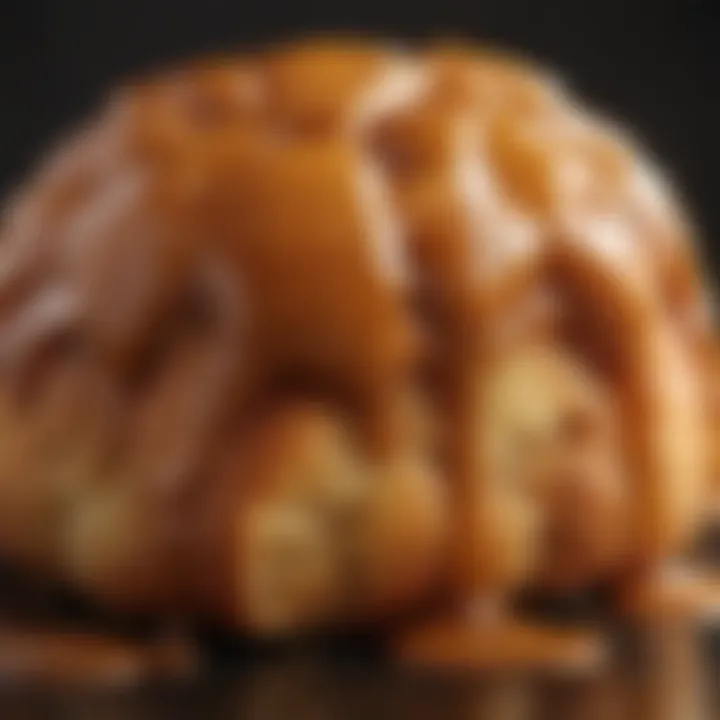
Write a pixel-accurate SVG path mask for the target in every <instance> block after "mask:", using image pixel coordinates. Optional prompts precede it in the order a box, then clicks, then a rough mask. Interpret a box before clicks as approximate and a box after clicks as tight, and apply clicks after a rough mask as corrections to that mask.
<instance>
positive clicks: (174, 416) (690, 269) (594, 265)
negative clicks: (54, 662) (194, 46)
mask: <svg viewBox="0 0 720 720" xmlns="http://www.w3.org/2000/svg"><path fill="white" fill-rule="evenodd" d="M714 352H715V350H714V339H713V328H712V318H711V313H710V305H709V299H708V297H707V292H706V290H705V284H704V283H703V280H702V278H701V277H700V273H699V271H698V262H697V260H696V256H695V251H694V247H693V232H692V229H691V227H690V225H689V222H688V220H687V219H686V218H685V217H684V216H683V212H682V206H681V204H680V202H679V201H678V200H677V198H675V196H674V193H673V192H672V191H671V190H670V189H668V188H667V183H666V182H665V181H664V180H663V179H662V178H661V176H660V174H659V172H658V171H656V170H655V169H653V168H652V167H651V165H650V163H649V162H648V161H647V160H646V158H645V157H644V154H643V152H642V151H641V150H640V149H638V148H637V147H636V146H635V143H634V142H633V141H632V140H631V139H630V138H629V136H628V135H627V133H624V132H622V131H621V130H620V129H619V128H618V127H617V126H615V125H613V124H611V123H609V122H607V121H605V120H602V119H601V118H599V117H597V116H596V115H594V114H592V113H590V112H588V111H586V110H584V109H583V108H582V107H580V105H579V103H578V102H577V101H576V100H575V99H574V98H573V97H572V95H571V94H570V93H569V91H567V90H566V89H565V88H564V87H562V85H561V84H560V83H559V82H557V81H556V80H555V79H553V78H551V77H549V76H548V75H547V74H544V73H542V72H540V71H539V70H537V69H536V68H535V67H534V66H532V65H531V64H529V63H525V62H522V61H520V60H515V59H512V58H507V57H504V56H501V55H499V54H493V53H488V52H485V53H482V52H476V51H474V50H472V49H466V48H455V47H439V48H434V49H430V50H428V51H426V52H422V53H411V52H401V51H397V50H396V51H392V50H389V49H387V48H383V47H382V46H380V45H372V44H370V43H363V42H359V41H355V42H350V41H347V42H341V41H337V42H332V41H323V42H319V41H318V42H315V43H312V42H311V43H305V44H298V45H293V46H288V47H284V48H280V49H276V50H273V51H268V52H265V53H260V54H258V55H253V56H247V57H241V58H237V59H229V60H225V61H219V60H218V61H216V62H205V63H202V64H197V65H195V66H188V67H185V68H181V69H179V70H177V71H175V72H170V73H165V74H159V75H156V76H154V77H152V78H149V79H148V80H146V81H143V82H139V83H135V84H132V85H129V86H128V87H126V88H124V89H123V90H122V91H120V92H118V93H116V94H115V95H113V96H112V98H111V99H110V101H109V102H108V103H107V105H106V106H105V107H104V108H103V109H102V110H101V111H100V113H99V114H98V115H97V116H96V117H94V118H92V119H91V120H90V121H89V122H88V123H87V125H86V126H85V127H84V128H83V129H82V130H81V131H80V132H79V133H78V134H77V135H76V136H74V137H73V138H71V139H70V140H68V142H67V144H66V146H65V147H64V148H63V150H62V151H61V152H59V153H57V154H56V155H55V156H54V157H53V158H51V159H50V161H49V162H48V163H47V164H46V165H44V166H43V167H41V169H40V171H39V172H38V173H37V175H36V177H34V178H32V179H31V181H30V182H29V183H28V184H27V186H26V187H24V188H22V189H21V191H20V192H19V193H18V196H17V198H16V199H15V200H14V202H13V203H11V204H10V205H9V208H8V211H7V213H6V215H5V217H4V223H3V229H2V240H1V242H0V401H1V402H0V426H1V427H2V429H1V432H0V442H1V443H2V448H3V452H2V453H1V454H0V455H1V457H0V554H2V555H4V556H7V558H9V559H10V560H11V561H14V562H16V563H19V564H21V565H23V566H28V567H31V568H32V569H33V570H35V571H36V572H38V573H41V574H46V575H50V576H52V577H53V578H55V579H56V580H57V581H58V582H60V583H64V584H67V585H70V586H71V587H73V588H75V589H77V590H79V591H81V592H83V593H87V594H89V595H90V596H92V597H94V598H95V599H96V600H97V601H98V602H100V603H104V604H108V605H110V606H113V607H117V608H119V609H121V610H130V611H133V612H140V613H152V614H155V615H167V616H172V617H183V618H187V617H201V618H203V619H206V620H210V621H211V622H216V623H220V624H224V625H226V626H227V627H229V628H231V629H233V630H247V631H251V632H257V633H271V634H292V633H293V632H297V631H304V630H310V629H314V628H316V627H325V626H328V625H338V624H340V625H342V624H343V623H348V622H358V621H360V622H362V621H368V620H376V619H378V618H379V617H387V616H389V615H392V614H393V613H398V612H401V611H402V610H403V609H410V608H411V607H413V606H415V605H417V604H420V603H422V602H424V601H425V600H427V599H428V598H430V597H432V596H433V595H440V596H442V595H445V596H451V597H453V598H454V599H455V600H454V601H455V602H456V604H460V605H462V604H464V603H469V602H472V601H474V600H475V599H477V598H478V597H498V596H500V597H507V595H508V594H512V593H514V592H515V591H517V590H519V589H521V588H524V587H527V586H533V587H541V588H543V589H545V590H550V591H552V592H554V591H556V590H557V589H558V588H560V589H563V590H567V589H568V588H570V589H573V590H576V589H582V588H583V587H586V586H589V585H592V584H593V583H595V582H597V581H600V580H607V579H614V578H617V577H619V576H621V575H624V574H626V573H628V572H632V571H634V570H635V569H637V568H644V567H647V566H656V565H658V564H662V563H663V562H664V561H665V560H666V559H667V558H669V557H672V556H674V555H676V554H678V553H680V552H681V551H682V550H683V549H684V548H685V547H686V546H687V544H688V542H689V541H690V540H692V538H693V536H694V534H695V533H696V532H697V530H698V527H699V523H700V519H701V515H702V513H703V506H704V504H705V503H706V502H707V501H708V497H709V492H710V483H711V472H712V470H711V460H712V458H711V451H712V444H711V437H712V433H713V432H714V429H715V426H714V425H713V423H716V420H715V419H714V416H713V413H714V412H716V410H715V409H714V406H711V402H710V398H709V395H710V394H709V393H706V392H705V388H706V387H707V385H708V382H709V378H710V375H711V373H713V374H714V373H715V369H714V365H713V363H714V360H713V358H714ZM709 368H710V369H709ZM520 388H522V392H521V391H520V390H519V389H520ZM518 458H520V459H521V460H522V461H523V462H524V465H523V463H522V462H516V460H517V459H518ZM336 515H337V516H338V517H339V518H340V519H339V520H338V519H337V518H336ZM332 528H334V529H332ZM563 548H571V550H568V551H566V550H564V549H563ZM286 555H287V556H288V557H290V560H287V558H286V557H285V556H286ZM278 558H279V559H278Z"/></svg>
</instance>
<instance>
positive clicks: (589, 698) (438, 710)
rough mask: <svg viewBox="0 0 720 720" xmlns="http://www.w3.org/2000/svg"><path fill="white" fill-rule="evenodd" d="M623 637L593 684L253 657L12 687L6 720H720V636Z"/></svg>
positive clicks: (311, 654)
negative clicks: (134, 684)
mask: <svg viewBox="0 0 720 720" xmlns="http://www.w3.org/2000/svg"><path fill="white" fill-rule="evenodd" d="M629 640H630V638H629V636H626V637H625V638H624V640H623V641H622V642H620V643H619V647H618V654H619V655H622V656H623V657H624V658H625V660H624V661H623V662H617V663H615V665H614V667H611V668H609V669H608V670H607V672H604V673H602V674H601V675H599V676H597V677H592V678H574V679H572V678H564V679H558V678H554V679H551V678H537V677H534V678H528V677H519V676H518V677H514V676H507V675H504V676H497V677H490V676H484V677H478V676H471V675H467V676H462V677H461V676H459V675H457V674H454V675H451V674H448V673H441V672H427V671H423V672H418V671H416V670H413V671H410V670H401V669H399V668H395V667H392V666H391V665H390V664H389V663H387V662H384V661H383V660H382V659H380V658H377V657H375V656H372V657H367V656H365V655H366V654H365V653H363V657H362V658H360V657H359V655H360V653H354V654H353V657H352V658H349V657H348V655H347V654H346V653H341V654H340V655H338V654H336V653H327V652H317V651H302V650H300V651H293V652H290V653H289V654H288V653H282V654H281V655H279V656H277V657H268V656H267V655H263V656H262V657H261V656H260V655H259V654H255V653H250V654H249V655H245V656H244V659H235V660H233V661H232V662H231V663H223V664H221V665H220V666H218V667H216V668H215V669H213V670H211V671H209V672H208V673H207V674H206V675H205V677H204V678H203V679H199V680H197V681H194V682H192V683H189V684H176V685H164V686H156V687H148V688H144V689H136V690H124V691H99V690H93V691H91V690H77V689H76V690H72V691H71V690H67V689H66V690H56V691H52V692H51V691H49V690H38V689H33V688H24V689H20V688H18V687H14V688H10V687H9V688H6V689H5V690H4V691H3V692H2V695H0V698H1V699H0V714H1V716H2V717H8V718H13V719H15V718H18V719H19V720H25V719H26V718H28V719H29V718H39V717H62V718H83V719H84V718H88V719H90V718H92V719H93V720H94V719H95V718H107V720H125V719H126V718H132V719H133V720H143V719H144V718H156V717H163V718H165V717H168V718H248V719H249V720H285V719H286V718H294V719H297V720H335V719H336V718H337V719H338V720H339V719H340V718H343V719H344V718H350V719H355V718H357V719H358V720H365V719H366V718H369V719H372V720H384V719H385V718H387V719H388V720H390V719H393V720H394V719H395V718H417V719H418V720H426V719H427V720H431V719H434V718H442V719H443V720H466V719H467V720H484V719H485V718H487V719H488V720H505V719H507V720H524V719H526V718H527V719H528V720H529V719H530V718H533V719H535V718H552V719H557V720H574V719H575V718H577V719H578V720H585V719H586V718H587V719H588V720H615V719H616V718H617V719H624V718H628V719H629V720H640V719H644V718H648V719H649V720H704V719H705V718H707V719H708V720H711V719H714V718H717V717H720V704H719V693H718V685H719V683H718V678H719V673H718V671H719V670H720V662H718V661H719V660H720V653H718V650H719V649H720V648H719V647H718V642H717V638H716V637H715V638H712V637H710V636H706V637H705V638H699V637H695V635H694V633H692V632H690V631H688V630H687V629H686V628H685V629H683V628H674V629H672V628H665V629H664V630H663V632H658V631H657V630H656V631H655V632H653V633H652V636H649V635H647V633H646V637H645V638H644V639H643V638H640V637H635V638H633V639H632V641H629Z"/></svg>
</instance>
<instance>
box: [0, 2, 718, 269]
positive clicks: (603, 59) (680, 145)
mask: <svg viewBox="0 0 720 720" xmlns="http://www.w3.org/2000/svg"><path fill="white" fill-rule="evenodd" d="M333 29H343V30H351V31H360V32H369V33H373V34H380V35H387V36H394V37H400V38H421V39H422V38H430V37H433V36H437V35H457V36H461V37H470V38H478V39H487V40H492V41H495V42H500V43H502V44H503V45H506V46H509V47H511V48H512V47H515V48H520V49H522V50H523V51H525V52H529V53H530V54H531V55H534V56H536V57H537V58H538V59H541V60H544V61H545V62H547V63H549V64H550V65H552V66H554V67H556V68H557V69H559V70H560V71H562V72H564V73H565V74H567V75H569V77H570V79H571V80H572V82H573V84H574V85H575V86H576V87H577V88H578V89H579V90H580V91H581V92H582V93H583V94H584V95H586V96H588V97H590V98H592V99H593V100H594V101H595V102H596V104H598V105H599V106H601V107H603V108H604V109H606V110H607V111H609V112H610V113H612V114H614V115H616V116H620V117H622V118H624V119H625V120H627V121H628V122H629V124H630V125H631V126H632V127H634V128H635V129H636V130H637V131H638V132H639V133H642V135H643V137H644V138H645V140H646V143H647V145H648V146H649V147H650V148H651V150H652V151H654V153H655V154H657V155H658V156H660V157H661V158H662V159H663V160H664V162H665V165H666V166H667V167H668V168H669V169H670V170H671V173H672V175H673V176H674V177H675V178H676V180H677V181H678V183H679V184H680V185H681V186H682V188H683V189H684V191H685V194H686V195H687V197H688V199H689V200H690V203H691V206H692V207H693V209H694V210H695V213H696V215H697V217H698V219H699V220H700V224H701V227H702V228H703V229H704V230H705V235H706V239H707V246H708V247H709V248H710V249H711V257H712V259H713V260H714V261H715V262H714V265H715V267H718V266H719V264H720V263H719V262H718V261H720V241H716V240H715V238H720V199H716V195H717V191H718V187H719V185H718V180H717V178H716V174H717V167H718V165H719V164H720V134H719V132H718V127H719V126H720V109H718V108H717V104H716V102H717V101H716V98H715V95H716V93H717V86H718V70H720V49H719V48H718V46H720V0H655V1H652V0H624V1H618V0H544V1H542V0H536V1H533V0H465V2H458V1H457V0H425V4H421V3H420V2H419V1H417V2H413V3H410V2H403V0H386V1H385V2H384V3H380V2H377V0H375V1H374V2H373V1H372V0H365V1H364V2H363V1H362V0H352V1H351V2H348V1H347V0H346V1H345V2H333V3H328V2H317V1H313V0H303V1H302V2H298V3H295V4H292V3H291V0H286V2H280V1H278V0H264V2H254V3H252V4H251V3H248V2H243V1H242V0H0V82H1V88H0V89H1V91H2V92H1V94H0V193H2V194H3V195H4V194H5V193H6V192H7V191H8V190H9V189H10V188H11V187H12V186H13V184H14V183H15V182H17V181H18V180H20V179H21V178H22V177H23V175H24V174H25V173H26V172H27V171H28V169H29V168H30V167H31V166H32V163H33V162H35V161H36V160H37V159H38V157H39V156H40V155H41V153H42V151H43V150H44V149H45V148H47V147H48V145H49V144H50V143H51V142H52V140H53V139H55V138H57V136H58V134H59V133H60V131H61V130H62V129H63V128H66V127H68V125H70V124H72V122H74V121H75V120H77V119H78V118H80V117H82V115H83V114H84V113H85V112H87V111H88V110H89V109H90V108H91V107H92V106H93V104H94V103H96V102H98V101H99V100H100V99H101V98H102V96H103V93H104V91H105V90H106V89H107V88H108V86H109V85H111V84H112V83H114V82H116V81H118V80H120V79H122V78H123V77H126V76H127V75H129V74H135V73H137V72H141V71H142V70H143V69H146V68H151V67H153V66H156V65H158V64H165V63H166V62H168V61H172V60H174V59H180V58H185V57H188V56H192V55H195V54H198V53H201V52H206V51H215V50H220V49H222V50H226V49H229V48H233V47H242V46H243V45H247V44H248V43H256V42H263V41H266V40H274V39H278V38H284V37H288V36H290V37H292V36H297V35H302V34H306V33H308V32H317V31H323V30H333Z"/></svg>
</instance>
